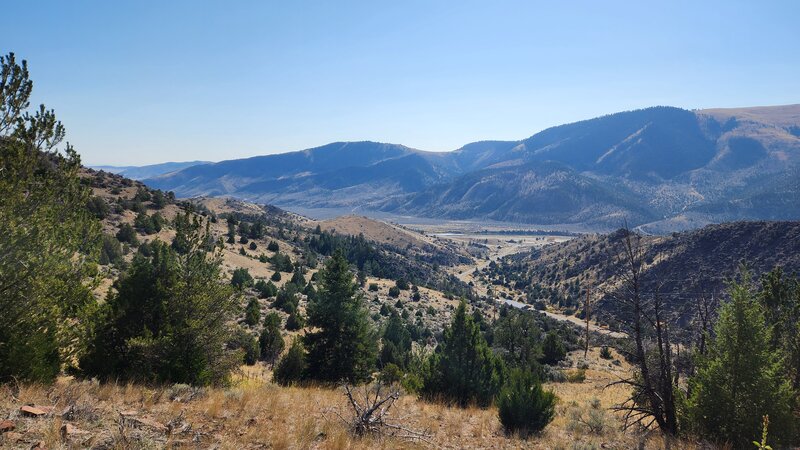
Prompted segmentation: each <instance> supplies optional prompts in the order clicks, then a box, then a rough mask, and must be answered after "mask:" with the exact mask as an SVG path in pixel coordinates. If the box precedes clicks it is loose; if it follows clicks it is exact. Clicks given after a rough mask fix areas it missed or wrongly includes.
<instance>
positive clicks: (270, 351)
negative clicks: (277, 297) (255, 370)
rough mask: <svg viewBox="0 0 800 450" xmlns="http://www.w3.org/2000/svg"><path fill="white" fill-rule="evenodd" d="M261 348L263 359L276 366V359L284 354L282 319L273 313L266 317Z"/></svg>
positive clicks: (260, 342)
mask: <svg viewBox="0 0 800 450" xmlns="http://www.w3.org/2000/svg"><path fill="white" fill-rule="evenodd" d="M258 344H259V347H261V359H263V360H264V361H266V362H268V363H269V364H275V359H276V358H277V357H278V356H279V355H280V354H281V352H283V347H284V345H285V344H284V341H283V336H282V335H281V318H280V316H278V314H276V313H274V312H271V313H269V314H267V315H266V316H265V317H264V329H263V330H261V335H260V336H259V338H258Z"/></svg>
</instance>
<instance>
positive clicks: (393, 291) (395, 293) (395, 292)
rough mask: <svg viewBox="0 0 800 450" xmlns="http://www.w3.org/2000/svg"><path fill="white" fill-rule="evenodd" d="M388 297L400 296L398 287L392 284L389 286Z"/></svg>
mask: <svg viewBox="0 0 800 450" xmlns="http://www.w3.org/2000/svg"><path fill="white" fill-rule="evenodd" d="M389 297H392V298H397V297H400V288H398V287H397V286H392V287H390V288H389Z"/></svg>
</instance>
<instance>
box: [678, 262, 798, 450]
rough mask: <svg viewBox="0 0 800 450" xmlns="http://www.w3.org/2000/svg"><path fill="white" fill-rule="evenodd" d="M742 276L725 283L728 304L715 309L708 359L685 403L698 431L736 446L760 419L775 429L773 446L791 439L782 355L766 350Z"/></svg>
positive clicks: (765, 333) (756, 430) (757, 308)
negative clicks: (764, 417) (763, 418)
mask: <svg viewBox="0 0 800 450" xmlns="http://www.w3.org/2000/svg"><path fill="white" fill-rule="evenodd" d="M748 276H749V275H748V274H747V272H743V277H742V281H741V282H733V283H731V284H730V288H729V292H730V296H731V300H730V302H728V303H726V304H724V305H723V306H722V307H721V308H720V312H719V319H718V320H717V323H716V326H715V329H714V331H715V337H714V339H713V340H712V342H711V343H710V347H709V352H708V355H707V357H704V358H701V359H700V361H699V364H698V369H697V375H696V376H694V377H693V378H692V379H691V380H690V387H691V396H690V398H689V402H688V403H689V415H690V417H691V420H692V422H693V425H694V426H695V428H696V431H697V432H698V433H700V434H702V435H703V436H705V437H707V438H709V439H711V440H714V441H717V442H731V443H733V444H734V445H735V446H738V447H740V448H743V447H744V446H745V444H747V443H749V442H752V440H753V438H755V437H756V436H759V435H760V433H761V431H762V426H761V425H762V424H761V418H762V417H763V416H765V415H769V417H770V421H771V422H772V423H773V424H774V425H775V426H774V427H773V433H772V436H773V438H774V441H775V442H777V443H786V442H787V441H788V440H789V439H790V438H791V436H792V432H793V430H792V428H793V424H794V420H793V417H792V411H791V406H792V401H793V393H792V390H791V386H790V385H789V382H788V380H787V378H786V377H785V376H784V373H785V372H784V366H783V364H782V360H781V358H782V356H783V355H782V353H781V352H780V351H779V350H775V349H772V348H771V345H770V343H771V339H772V336H771V333H770V330H769V328H768V327H767V324H766V320H765V317H764V310H763V308H762V307H761V305H760V304H759V303H758V301H757V300H756V296H755V295H754V294H753V292H752V289H751V285H750V280H749V278H748ZM747 445H749V444H747Z"/></svg>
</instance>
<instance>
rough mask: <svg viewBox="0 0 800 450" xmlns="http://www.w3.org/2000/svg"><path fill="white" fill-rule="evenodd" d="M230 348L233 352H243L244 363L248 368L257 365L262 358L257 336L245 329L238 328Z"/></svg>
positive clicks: (229, 344) (229, 343)
mask: <svg viewBox="0 0 800 450" xmlns="http://www.w3.org/2000/svg"><path fill="white" fill-rule="evenodd" d="M228 348H229V349H231V350H241V352H242V362H243V363H244V364H246V365H248V366H252V365H253V364H255V363H256V361H258V358H259V357H260V356H261V349H260V348H259V346H258V342H257V341H256V338H255V336H253V335H252V334H250V333H249V332H248V331H247V330H245V329H244V328H238V329H237V330H236V333H234V335H233V337H232V339H231V340H230V341H229V342H228Z"/></svg>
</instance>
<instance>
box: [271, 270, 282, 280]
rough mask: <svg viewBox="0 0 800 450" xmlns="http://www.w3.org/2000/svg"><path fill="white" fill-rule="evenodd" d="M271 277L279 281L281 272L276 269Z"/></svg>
mask: <svg viewBox="0 0 800 450" xmlns="http://www.w3.org/2000/svg"><path fill="white" fill-rule="evenodd" d="M269 279H270V280H272V281H274V282H276V283H277V282H278V281H281V273H280V272H278V271H277V270H276V271H275V273H273V274H272V276H271V277H270V278H269Z"/></svg>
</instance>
